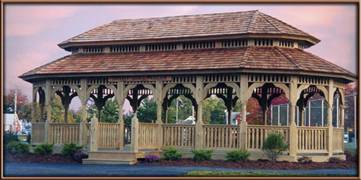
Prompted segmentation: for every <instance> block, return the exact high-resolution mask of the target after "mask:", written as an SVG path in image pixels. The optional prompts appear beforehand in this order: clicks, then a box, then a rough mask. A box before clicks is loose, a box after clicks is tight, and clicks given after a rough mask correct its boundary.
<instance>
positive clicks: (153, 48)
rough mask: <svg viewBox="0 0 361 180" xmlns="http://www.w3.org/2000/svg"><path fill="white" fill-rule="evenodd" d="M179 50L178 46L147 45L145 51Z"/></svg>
mask: <svg viewBox="0 0 361 180" xmlns="http://www.w3.org/2000/svg"><path fill="white" fill-rule="evenodd" d="M176 49H177V44H175V43H173V44H149V45H145V51H172V50H176Z"/></svg>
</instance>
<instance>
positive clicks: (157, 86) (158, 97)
mask: <svg viewBox="0 0 361 180" xmlns="http://www.w3.org/2000/svg"><path fill="white" fill-rule="evenodd" d="M155 89H156V90H155V98H156V99H155V100H156V103H157V121H156V123H157V124H158V128H159V130H158V136H157V138H158V140H157V142H158V148H159V149H161V148H162V145H163V127H162V124H163V121H162V109H163V98H162V94H163V83H162V82H161V81H160V80H157V81H156V84H155Z"/></svg>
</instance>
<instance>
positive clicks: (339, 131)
mask: <svg viewBox="0 0 361 180" xmlns="http://www.w3.org/2000/svg"><path fill="white" fill-rule="evenodd" d="M343 134H344V130H343V128H333V136H332V146H333V148H332V149H333V151H334V152H343V146H344V142H343V138H344V137H343Z"/></svg>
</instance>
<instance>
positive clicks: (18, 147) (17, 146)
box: [6, 141, 30, 154]
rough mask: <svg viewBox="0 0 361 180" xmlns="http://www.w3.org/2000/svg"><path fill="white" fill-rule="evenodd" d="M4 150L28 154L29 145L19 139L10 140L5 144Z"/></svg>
mask: <svg viewBox="0 0 361 180" xmlns="http://www.w3.org/2000/svg"><path fill="white" fill-rule="evenodd" d="M6 150H8V151H9V152H10V153H13V154H28V153H29V151H30V148H29V145H27V144H23V143H20V142H19V141H11V142H9V143H8V144H7V145H6Z"/></svg>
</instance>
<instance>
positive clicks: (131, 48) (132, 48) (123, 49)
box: [110, 45, 140, 53]
mask: <svg viewBox="0 0 361 180" xmlns="http://www.w3.org/2000/svg"><path fill="white" fill-rule="evenodd" d="M139 51H140V46H139V45H122V46H113V47H111V48H110V52H113V53H127V52H139Z"/></svg>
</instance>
